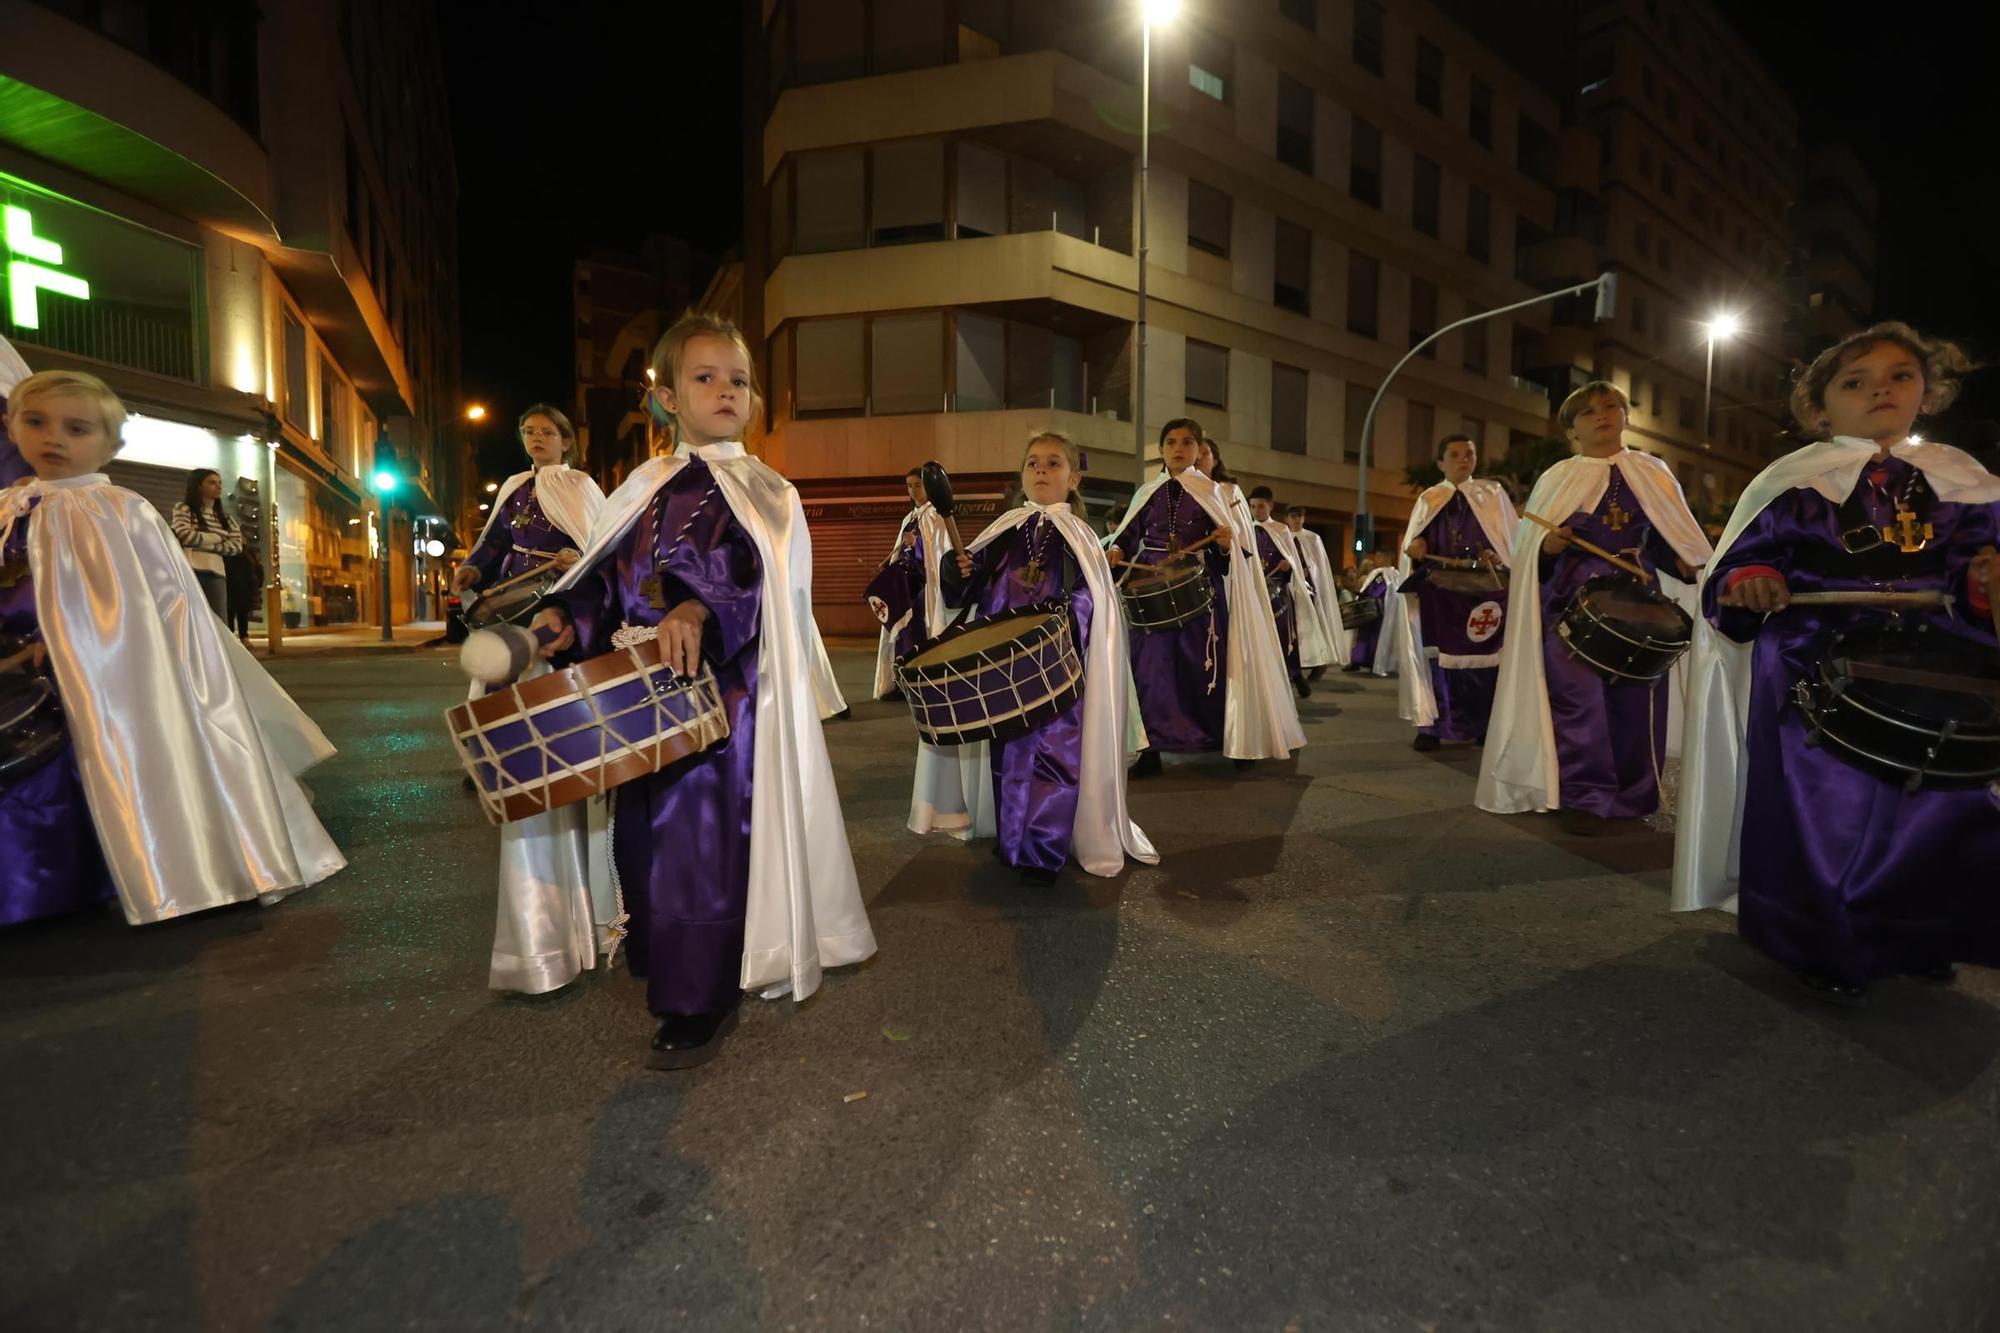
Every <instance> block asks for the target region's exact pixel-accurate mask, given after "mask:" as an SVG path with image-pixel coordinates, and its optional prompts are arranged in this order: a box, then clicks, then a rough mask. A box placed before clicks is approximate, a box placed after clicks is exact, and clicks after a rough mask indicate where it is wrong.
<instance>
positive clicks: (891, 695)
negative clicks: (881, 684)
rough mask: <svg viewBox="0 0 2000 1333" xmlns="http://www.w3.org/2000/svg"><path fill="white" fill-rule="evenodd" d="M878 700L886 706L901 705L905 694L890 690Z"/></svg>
mask: <svg viewBox="0 0 2000 1333" xmlns="http://www.w3.org/2000/svg"><path fill="white" fill-rule="evenodd" d="M877 698H878V699H879V700H880V701H881V702H882V703H885V704H899V703H901V702H903V692H902V691H901V690H890V691H889V692H888V693H887V694H884V695H879V696H877Z"/></svg>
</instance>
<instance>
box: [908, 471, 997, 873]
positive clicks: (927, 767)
mask: <svg viewBox="0 0 2000 1333" xmlns="http://www.w3.org/2000/svg"><path fill="white" fill-rule="evenodd" d="M916 519H917V540H918V541H919V542H921V543H922V545H923V552H924V602H923V612H924V633H923V637H924V638H926V639H935V638H936V637H937V636H938V635H940V634H942V633H944V631H945V626H947V625H949V624H950V623H951V617H952V614H953V613H952V610H951V608H950V607H948V606H946V605H945V603H944V581H943V579H942V577H941V572H942V570H943V566H944V558H945V556H946V554H947V553H949V552H951V551H953V550H956V549H957V548H956V547H955V546H954V545H953V544H952V540H951V527H950V525H948V524H947V523H946V522H945V520H944V516H943V515H942V514H940V513H938V511H937V509H936V507H935V506H933V505H932V504H931V503H930V502H929V501H928V500H926V501H925V502H924V503H923V504H921V505H918V506H917V513H916ZM911 614H913V615H914V614H915V612H914V611H912V612H911ZM908 824H909V830H910V832H912V833H949V834H951V835H952V836H953V837H955V838H990V837H992V836H993V830H994V804H993V764H992V759H991V751H990V750H989V749H988V747H987V744H986V742H985V741H976V742H974V743H973V744H971V745H930V744H927V743H925V742H923V741H918V742H917V766H916V773H915V775H914V776H913V777H912V779H911V782H910V818H909V821H908Z"/></svg>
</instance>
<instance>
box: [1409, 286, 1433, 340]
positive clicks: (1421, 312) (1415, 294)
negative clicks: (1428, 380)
mask: <svg viewBox="0 0 2000 1333" xmlns="http://www.w3.org/2000/svg"><path fill="white" fill-rule="evenodd" d="M1437 326H1438V289H1437V284H1436V283H1434V282H1428V281H1426V280H1424V279H1423V278H1418V277H1412V278H1411V279H1410V346H1412V347H1415V346H1416V345H1417V344H1418V343H1420V342H1423V340H1424V339H1426V338H1428V337H1430V336H1431V335H1432V334H1433V333H1436V332H1437ZM1423 354H1424V355H1425V356H1427V357H1429V358H1430V359H1431V360H1433V361H1435V360H1437V344H1436V343H1431V344H1429V345H1428V346H1426V347H1425V348H1424V351H1423Z"/></svg>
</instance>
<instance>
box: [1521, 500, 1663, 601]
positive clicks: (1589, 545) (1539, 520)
mask: <svg viewBox="0 0 2000 1333" xmlns="http://www.w3.org/2000/svg"><path fill="white" fill-rule="evenodd" d="M1521 517H1522V518H1525V519H1527V520H1528V521H1529V522H1530V523H1535V524H1539V525H1540V526H1542V527H1545V528H1547V529H1548V530H1549V531H1550V532H1562V527H1561V525H1560V524H1556V523H1551V522H1549V521H1548V520H1547V519H1545V518H1543V517H1542V516H1541V515H1540V514H1531V513H1529V512H1528V511H1527V510H1522V511H1521ZM1564 535H1565V536H1566V537H1567V538H1568V540H1569V541H1570V542H1571V543H1572V544H1573V545H1576V546H1580V547H1582V548H1583V549H1584V550H1586V551H1588V552H1590V553H1591V554H1592V555H1594V556H1596V557H1597V558H1598V559H1599V560H1607V561H1609V562H1610V563H1612V564H1614V565H1616V566H1617V567H1618V568H1620V569H1622V570H1624V571H1625V572H1626V573H1627V574H1630V575H1633V576H1634V577H1635V578H1638V579H1639V580H1640V581H1641V582H1644V583H1651V582H1652V581H1653V576H1652V575H1651V574H1648V573H1647V572H1646V571H1645V569H1643V568H1642V567H1640V566H1638V565H1635V564H1633V563H1632V562H1631V561H1630V560H1627V559H1625V558H1623V557H1622V556H1615V555H1613V554H1611V552H1609V551H1607V550H1605V549H1604V548H1603V547H1602V546H1599V545H1597V544H1596V543H1594V542H1587V541H1585V540H1584V539H1583V538H1581V537H1579V536H1577V535H1576V534H1575V533H1573V532H1571V533H1565V534H1564Z"/></svg>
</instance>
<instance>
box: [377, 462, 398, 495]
mask: <svg viewBox="0 0 2000 1333" xmlns="http://www.w3.org/2000/svg"><path fill="white" fill-rule="evenodd" d="M374 480H375V493H376V494H377V495H387V494H389V493H390V492H391V491H393V490H395V489H396V486H397V483H398V481H399V478H398V477H397V476H396V474H395V473H393V472H391V471H389V470H388V469H387V468H384V469H382V470H381V471H380V472H377V473H376V474H375V478H374Z"/></svg>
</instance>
